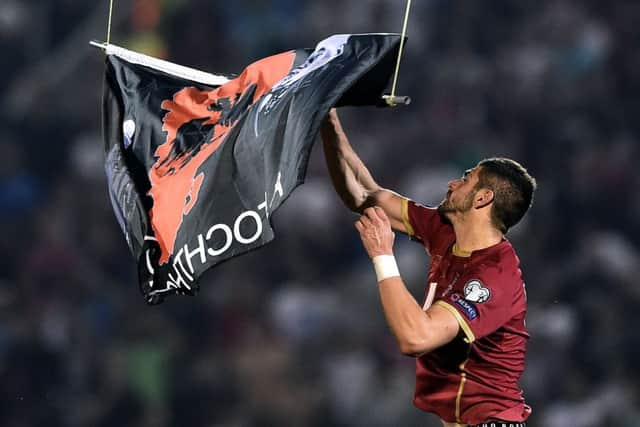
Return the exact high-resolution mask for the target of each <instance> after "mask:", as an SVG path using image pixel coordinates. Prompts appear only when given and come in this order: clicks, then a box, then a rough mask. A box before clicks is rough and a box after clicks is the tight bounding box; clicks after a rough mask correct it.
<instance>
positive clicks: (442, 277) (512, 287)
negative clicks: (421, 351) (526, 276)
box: [402, 200, 531, 424]
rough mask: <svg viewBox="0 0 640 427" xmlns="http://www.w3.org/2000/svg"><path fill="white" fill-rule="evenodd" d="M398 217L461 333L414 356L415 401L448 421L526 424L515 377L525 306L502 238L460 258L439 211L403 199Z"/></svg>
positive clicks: (522, 355) (524, 335)
mask: <svg viewBox="0 0 640 427" xmlns="http://www.w3.org/2000/svg"><path fill="white" fill-rule="evenodd" d="M402 212H403V220H404V224H405V227H406V229H407V231H408V232H409V234H410V235H411V236H412V237H413V238H414V239H416V240H419V241H420V242H422V244H424V246H425V248H426V250H427V252H428V253H429V254H430V255H431V267H430V270H429V280H428V285H427V289H429V284H432V283H437V285H434V286H436V287H435V298H434V304H438V305H440V306H442V307H444V308H446V309H447V310H449V311H450V312H451V313H452V314H453V315H454V316H455V318H456V319H457V321H458V323H459V324H460V329H461V332H462V333H461V334H460V335H459V336H458V337H457V338H455V339H454V340H453V341H451V342H450V343H448V344H446V345H444V346H442V347H440V348H438V349H436V350H434V351H432V352H430V353H427V354H425V355H423V356H421V357H419V358H418V359H417V361H416V389H415V395H414V404H415V405H416V407H418V408H420V409H422V410H424V411H428V412H433V413H435V414H437V415H438V416H440V418H442V419H443V420H444V421H447V422H456V423H466V424H480V423H483V422H487V421H490V420H493V419H499V420H507V421H525V420H526V419H527V417H528V416H529V414H530V413H531V408H530V407H529V406H527V405H526V404H525V402H524V397H523V394H522V390H521V389H520V387H519V385H518V380H519V379H520V376H521V375H522V372H523V370H524V358H525V346H526V342H527V340H528V338H529V334H528V333H527V329H526V327H525V313H526V310H527V301H526V294H525V288H524V282H523V280H522V272H521V271H520V267H519V266H520V261H519V260H518V257H517V256H516V254H515V251H514V249H513V247H512V246H511V244H510V243H509V242H508V241H507V240H503V241H502V242H500V243H498V244H497V245H494V246H491V247H489V248H485V249H481V250H478V251H473V252H472V253H471V254H460V253H457V252H456V251H455V250H454V243H455V234H454V232H453V227H452V226H451V225H449V224H446V223H445V222H443V221H442V219H441V217H440V215H439V213H438V212H437V210H436V209H434V208H427V207H425V206H421V205H418V204H415V203H414V202H412V201H407V200H404V201H403V210H402ZM465 255H466V256H465Z"/></svg>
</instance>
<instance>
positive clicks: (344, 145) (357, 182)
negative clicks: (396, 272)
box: [321, 109, 407, 233]
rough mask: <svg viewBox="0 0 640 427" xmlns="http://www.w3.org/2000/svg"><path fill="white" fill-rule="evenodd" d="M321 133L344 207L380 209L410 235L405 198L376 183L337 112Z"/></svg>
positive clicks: (330, 171) (332, 113) (329, 165)
mask: <svg viewBox="0 0 640 427" xmlns="http://www.w3.org/2000/svg"><path fill="white" fill-rule="evenodd" d="M321 134H322V142H323V147H324V155H325V159H326V161H327V168H328V169H329V175H330V176H331V181H332V182H333V186H334V188H335V189H336V192H337V193H338V195H339V196H340V198H341V199H342V201H343V202H344V204H345V205H346V206H347V207H348V208H349V209H351V210H352V211H354V212H358V213H362V212H363V211H364V209H366V208H367V207H371V206H379V207H381V208H382V209H383V210H384V211H385V213H386V214H387V216H388V218H389V221H390V222H391V226H392V227H393V228H394V229H395V230H398V231H400V232H403V233H407V230H406V227H405V225H404V222H403V220H402V200H403V197H402V196H400V195H399V194H397V193H394V192H393V191H390V190H387V189H384V188H382V187H380V186H379V185H378V183H376V181H375V180H374V179H373V177H372V176H371V173H370V172H369V170H368V169H367V167H366V166H365V165H364V163H362V160H361V159H360V157H358V155H357V154H356V152H355V151H354V150H353V148H352V147H351V144H350V143H349V139H348V138H347V135H346V134H345V132H344V130H343V129H342V125H341V124H340V119H339V118H338V114H337V113H336V111H335V109H332V110H331V111H330V112H329V114H328V116H327V119H326V120H325V122H324V123H323V125H322V131H321Z"/></svg>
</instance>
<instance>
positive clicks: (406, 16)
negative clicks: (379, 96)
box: [390, 0, 411, 99]
mask: <svg viewBox="0 0 640 427" xmlns="http://www.w3.org/2000/svg"><path fill="white" fill-rule="evenodd" d="M410 9H411V0H407V8H406V10H405V12H404V23H403V24H402V37H401V38H400V49H398V60H397V62H396V71H395V73H394V75H393V84H392V85H391V98H390V99H394V97H395V96H396V85H397V84H398V74H400V60H401V59H402V50H403V48H404V38H405V37H406V35H407V25H408V24H409V10H410Z"/></svg>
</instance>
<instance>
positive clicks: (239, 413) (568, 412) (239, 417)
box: [0, 0, 640, 427]
mask: <svg viewBox="0 0 640 427" xmlns="http://www.w3.org/2000/svg"><path fill="white" fill-rule="evenodd" d="M115 5H116V9H115V15H114V27H113V37H112V41H113V42H115V43H116V44H119V45H122V46H124V47H128V48H131V49H135V50H140V51H142V52H145V53H149V54H152V55H156V56H161V57H164V58H167V59H169V60H171V61H173V62H177V63H180V64H184V65H188V66H192V67H196V68H200V69H204V70H208V71H221V72H238V71H240V70H241V69H242V68H243V67H244V66H245V65H247V64H249V63H250V62H251V61H253V60H255V59H257V58H260V57H263V56H266V55H270V54H272V53H275V52H279V51H283V50H288V49H291V48H297V47H311V46H313V45H315V43H316V42H317V41H319V40H320V39H322V38H324V37H326V36H328V35H330V34H335V33H356V32H398V31H399V29H400V27H401V23H402V14H403V12H404V2H402V1H400V0H322V1H320V0H305V1H303V0H273V1H260V0H235V1H233V2H223V1H210V0H129V1H124V0H116V2H115ZM106 16H107V2H106V0H105V1H100V2H79V1H73V0H46V1H45V0H3V1H2V2H0V48H1V50H0V52H2V64H3V65H2V67H1V68H0V105H1V107H2V109H1V111H2V112H1V116H0V150H1V152H0V236H2V237H1V238H0V425H2V426H4V427H18V426H20V427H22V426H48V427H55V426H98V427H108V426H136V427H147V426H149V427H151V426H154V427H155V426H160V427H164V426H167V427H169V426H439V424H438V422H437V421H436V420H435V419H434V418H433V417H431V416H429V415H425V414H422V413H420V412H418V411H417V410H415V409H413V407H412V405H411V403H410V400H411V394H412V391H413V360H412V359H409V358H406V357H403V356H401V355H400V354H399V352H398V350H397V348H396V346H395V343H394V341H393V339H392V338H391V336H390V334H389V332H388V330H387V328H386V326H385V323H384V320H383V315H382V312H381V309H380V307H379V303H378V299H377V298H378V297H377V293H376V289H375V281H374V274H373V269H372V267H371V266H370V263H369V261H368V259H367V258H366V254H365V252H364V251H363V250H362V249H361V247H360V242H359V239H358V236H357V234H356V232H355V230H354V229H353V227H352V222H353V220H354V218H355V217H354V216H353V215H352V214H350V213H349V212H347V210H346V209H345V208H343V207H342V206H341V205H340V204H339V202H338V199H337V197H336V196H335V195H334V194H333V190H332V188H331V186H330V183H329V181H328V179H327V174H326V172H325V169H324V164H323V158H322V153H321V152H320V150H319V148H320V144H316V147H315V148H314V152H313V154H312V159H311V162H310V165H309V170H308V175H307V183H306V184H305V185H304V186H302V187H300V188H299V189H298V190H296V192H294V193H293V195H292V197H291V198H290V199H289V200H288V202H287V203H285V204H284V206H283V207H282V208H281V209H280V210H279V211H278V212H277V214H276V215H275V218H274V221H275V229H276V240H275V241H274V242H273V243H272V244H270V245H268V246H266V247H264V248H263V249H261V250H259V251H257V252H254V253H252V254H249V255H247V256H243V257H240V258H236V259H234V260H232V261H230V262H228V263H226V264H224V265H222V266H219V267H218V268H215V269H214V270H212V271H211V272H210V273H209V274H208V275H207V276H205V279H204V280H203V281H202V292H201V294H200V295H199V296H197V297H194V298H187V297H182V298H178V297H175V298H169V299H168V300H167V301H166V302H165V303H164V304H162V305H161V306H158V307H147V306H146V305H145V304H144V301H143V299H142V298H141V297H140V295H139V293H138V290H137V285H136V278H135V276H134V264H133V260H132V258H131V257H130V255H129V253H128V251H127V248H126V245H125V242H124V239H123V237H122V235H121V233H120V230H119V228H118V226H117V223H116V221H115V219H114V216H113V214H112V212H111V207H110V205H109V202H108V197H107V194H106V190H105V179H104V172H103V167H102V153H101V147H102V142H101V137H100V126H101V125H100V94H101V86H102V76H103V74H102V71H103V68H102V64H103V57H102V53H101V52H100V51H98V50H96V49H94V48H91V47H89V46H88V44H87V42H88V41H89V40H90V39H99V40H103V39H104V35H105V30H106ZM638 22H640V3H638V2H635V1H610V2H602V1H596V0H591V1H570V0H558V1H537V2H523V1H516V0H493V1H490V2H462V1H445V0H420V1H415V2H414V5H413V10H412V14H411V20H410V24H409V43H408V45H407V51H406V55H405V57H404V59H403V66H402V70H401V76H400V85H399V92H400V93H401V94H407V95H411V96H412V97H413V100H414V102H413V104H411V106H409V107H406V108H397V109H393V110H377V109H349V110H345V111H343V112H342V117H343V121H344V123H345V126H346V128H347V130H348V132H349V135H350V137H351V140H352V142H353V144H354V146H355V147H356V149H357V150H358V152H359V153H360V154H361V155H362V157H363V159H364V160H365V162H366V163H367V164H368V165H369V166H370V168H371V170H372V172H373V174H374V176H375V177H376V178H377V179H378V181H379V182H380V183H381V184H382V185H384V186H387V187H389V188H393V189H397V190H398V191H400V192H401V193H403V194H406V195H408V196H411V197H412V198H414V199H415V200H418V201H422V202H425V203H436V202H438V201H439V200H440V199H441V197H442V195H443V194H444V189H445V185H446V182H447V180H449V179H452V178H454V177H456V176H458V175H459V174H460V173H461V171H462V170H464V168H467V167H469V166H471V165H473V164H474V163H475V162H476V161H477V160H479V159H481V158H483V157H486V156H493V155H506V156H512V157H514V158H516V159H518V160H520V161H522V162H523V163H524V164H525V165H526V166H527V167H528V168H529V169H530V171H531V172H532V173H533V174H534V175H535V176H536V177H537V178H538V181H539V192H538V195H537V199H536V202H535V205H534V207H533V209H532V211H531V212H530V214H529V215H528V217H527V219H526V220H525V221H524V222H523V223H522V224H521V225H520V226H518V227H517V228H516V229H514V230H513V231H512V232H511V233H510V238H511V240H512V241H513V243H514V245H515V246H516V248H517V249H518V251H519V254H520V257H521V260H522V263H523V269H524V272H525V277H526V280H527V285H528V295H529V303H530V306H529V314H528V319H527V320H528V326H529V329H530V332H531V334H532V339H531V341H530V344H529V354H528V359H527V371H526V374H525V376H524V378H523V379H522V386H523V387H524V389H525V391H526V397H527V399H528V401H529V403H530V404H531V405H532V406H533V407H534V413H533V416H532V418H531V419H530V423H529V425H530V426H531V427H543V426H544V427H564V426H571V427H605V426H606V427H634V426H640V410H639V408H640V368H639V366H640V365H639V364H638V363H637V360H638V357H640V334H639V333H638V330H637V326H636V325H638V324H639V322H640V314H638V313H639V311H638V304H639V303H640V286H638V281H637V277H638V273H639V270H640V221H639V220H638V218H640V198H639V197H638V188H639V187H640V174H639V173H637V171H636V168H637V164H636V163H637V161H638V159H640V156H639V154H640V153H639V151H640V149H639V145H638V138H639V133H638V131H639V127H640V121H639V120H638V117H639V113H640V92H639V90H638V89H639V85H640V83H638V82H640V78H639V76H640V55H639V54H638V52H637V46H638V42H639V41H640V25H638ZM396 255H397V256H398V258H399V264H400V267H401V270H402V271H403V273H404V276H405V279H406V282H407V283H408V285H409V287H410V288H411V290H412V291H413V292H414V294H415V295H418V296H419V295H420V294H421V292H422V289H423V285H424V280H425V277H426V271H427V265H428V264H427V258H426V257H425V255H424V253H423V252H422V250H421V249H420V247H419V246H418V245H416V244H414V243H411V242H409V241H408V240H407V239H406V238H404V237H402V236H398V237H397V245H396Z"/></svg>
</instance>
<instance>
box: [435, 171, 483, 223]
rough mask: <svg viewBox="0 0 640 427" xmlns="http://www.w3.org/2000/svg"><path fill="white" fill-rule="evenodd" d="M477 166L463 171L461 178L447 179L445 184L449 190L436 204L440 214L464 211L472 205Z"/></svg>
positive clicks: (475, 190)
mask: <svg viewBox="0 0 640 427" xmlns="http://www.w3.org/2000/svg"><path fill="white" fill-rule="evenodd" d="M478 172H479V169H478V167H475V168H473V169H469V170H467V171H465V173H464V175H462V177H461V178H458V179H454V180H453V181H449V184H448V185H447V187H448V189H449V191H447V195H446V197H445V198H444V200H442V202H440V205H438V212H440V213H441V214H445V216H446V214H454V213H465V212H468V211H470V210H471V208H472V207H473V197H474V196H475V194H476V192H477V189H476V188H475V186H476V184H477V183H478Z"/></svg>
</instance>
